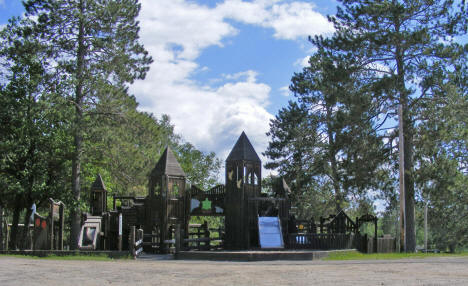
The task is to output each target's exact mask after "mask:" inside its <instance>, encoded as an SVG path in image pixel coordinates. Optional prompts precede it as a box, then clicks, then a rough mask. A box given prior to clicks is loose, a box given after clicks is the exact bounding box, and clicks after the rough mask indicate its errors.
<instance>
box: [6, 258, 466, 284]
mask: <svg viewBox="0 0 468 286" xmlns="http://www.w3.org/2000/svg"><path fill="white" fill-rule="evenodd" d="M0 285H21V286H26V285H178V286H182V285H203V286H205V285H468V258H454V257H450V258H427V259H407V260H379V261H270V262H212V261H174V260H159V261H155V260H153V261H148V260H147V261H132V260H124V261H63V260H38V259H26V258H12V257H0Z"/></svg>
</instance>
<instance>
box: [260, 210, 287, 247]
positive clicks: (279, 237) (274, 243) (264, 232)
mask: <svg viewBox="0 0 468 286" xmlns="http://www.w3.org/2000/svg"><path fill="white" fill-rule="evenodd" d="M258 234H259V237H260V247H261V248H284V244H283V233H282V232H281V223H280V220H279V218H278V217H270V216H264V217H258Z"/></svg>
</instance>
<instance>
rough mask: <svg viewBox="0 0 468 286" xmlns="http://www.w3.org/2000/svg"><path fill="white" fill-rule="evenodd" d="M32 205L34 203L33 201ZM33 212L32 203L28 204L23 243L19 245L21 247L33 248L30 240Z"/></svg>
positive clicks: (22, 237) (22, 236)
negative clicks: (30, 222)
mask: <svg viewBox="0 0 468 286" xmlns="http://www.w3.org/2000/svg"><path fill="white" fill-rule="evenodd" d="M31 205H32V203H31ZM31 214H32V210H31V207H30V205H28V204H27V206H26V214H25V215H24V221H23V222H24V223H23V224H24V231H23V233H22V235H21V243H19V245H18V246H19V247H20V248H21V249H32V247H31V246H32V245H30V243H28V242H30V240H31V237H30V236H29V217H30V216H31Z"/></svg>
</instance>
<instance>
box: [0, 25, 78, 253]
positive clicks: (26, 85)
mask: <svg viewBox="0 0 468 286" xmlns="http://www.w3.org/2000/svg"><path fill="white" fill-rule="evenodd" d="M0 39H1V49H0V57H1V62H2V69H1V71H0V76H1V77H2V78H3V79H4V80H5V85H4V86H2V87H1V89H0V92H1V97H0V110H1V111H0V114H1V117H0V119H1V124H0V134H1V140H0V141H1V142H2V144H1V145H0V150H1V154H2V160H0V169H1V170H2V171H1V173H0V185H1V186H2V187H1V190H0V194H1V196H0V197H1V201H0V204H2V205H5V206H8V208H9V209H11V210H12V211H13V223H12V229H11V235H10V237H11V240H10V247H11V248H13V249H15V248H16V247H23V246H22V245H21V244H19V245H16V242H17V241H22V242H26V241H27V240H26V234H27V232H23V237H22V238H20V239H18V237H17V234H18V223H19V220H20V213H21V212H22V211H23V210H24V209H26V214H25V216H24V225H28V224H29V217H30V215H31V209H30V208H31V205H32V204H33V203H35V204H36V205H37V206H38V207H40V206H41V205H42V203H45V202H46V201H47V200H48V198H50V197H54V198H58V199H60V198H63V197H62V196H65V195H66V194H67V191H66V189H67V188H66V186H67V184H65V182H66V181H67V178H68V176H67V175H66V173H65V171H64V170H66V165H67V156H68V155H69V150H68V147H67V144H69V143H70V140H69V139H70V136H67V135H66V131H67V128H68V124H67V117H68V116H69V115H70V108H68V107H67V106H66V105H65V104H64V100H63V99H62V98H61V97H60V96H57V94H55V93H54V92H52V91H50V90H47V82H48V79H49V78H50V74H48V72H47V70H48V66H49V63H48V62H46V61H42V60H41V59H42V58H43V56H44V53H45V52H46V47H45V46H43V45H41V44H40V43H39V42H38V41H37V40H36V39H35V38H34V35H33V33H32V30H31V28H30V23H29V21H28V20H23V21H20V20H19V19H16V18H14V19H12V20H10V22H9V23H8V25H7V26H6V27H5V28H4V29H3V30H2V31H1V32H0Z"/></svg>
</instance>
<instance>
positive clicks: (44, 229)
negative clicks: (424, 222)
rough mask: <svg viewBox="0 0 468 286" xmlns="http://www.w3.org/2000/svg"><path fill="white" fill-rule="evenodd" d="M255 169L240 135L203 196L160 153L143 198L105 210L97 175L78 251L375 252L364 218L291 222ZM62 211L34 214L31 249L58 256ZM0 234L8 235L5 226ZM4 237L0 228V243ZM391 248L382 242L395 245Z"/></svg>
mask: <svg viewBox="0 0 468 286" xmlns="http://www.w3.org/2000/svg"><path fill="white" fill-rule="evenodd" d="M261 166H262V165H261V161H260V158H259V157H258V155H257V153H256V152H255V150H254V148H253V146H252V144H251V143H250V141H249V139H248V138H247V136H246V134H245V133H244V132H242V134H241V136H240V137H239V139H238V140H237V142H236V143H235V145H234V147H233V149H232V150H231V152H230V154H229V155H228V157H227V159H226V168H225V172H226V173H225V185H217V186H215V187H213V188H211V189H209V190H207V191H204V190H202V189H201V188H199V187H198V186H196V185H190V184H188V182H187V180H186V175H185V173H184V171H183V170H182V168H181V166H180V165H179V163H178V162H177V159H176V157H175V156H174V153H173V152H172V150H171V149H170V148H169V147H167V148H166V149H165V150H164V152H163V154H162V155H161V157H160V159H159V161H158V162H157V163H156V165H155V167H154V169H153V170H152V171H151V173H150V175H149V184H148V195H147V196H145V197H135V196H115V195H114V196H112V209H110V210H108V192H107V189H106V187H105V184H104V182H103V180H102V177H101V176H100V175H99V174H98V175H97V177H96V179H95V181H94V182H93V184H92V185H91V188H90V202H89V203H90V208H89V213H84V214H82V227H81V232H80V237H79V243H78V247H79V249H80V250H82V251H93V250H101V251H114V250H117V251H130V253H131V254H132V255H134V256H137V255H138V254H139V253H141V252H142V251H143V250H144V251H145V252H146V253H169V252H172V251H174V252H176V251H180V250H217V249H223V250H249V249H264V248H269V249H307V250H329V249H351V248H357V249H359V250H361V251H364V252H376V251H377V250H381V248H378V245H379V244H382V243H381V242H380V241H378V240H377V218H376V217H375V216H372V215H365V216H362V217H360V218H356V220H355V221H353V220H352V219H351V218H350V217H349V216H348V215H347V214H346V213H345V212H344V211H341V212H339V213H338V214H336V215H330V216H329V217H326V218H323V217H321V218H320V219H319V221H318V222H317V223H316V222H315V221H314V220H301V219H297V220H296V219H295V217H294V215H293V212H292V211H291V203H290V200H289V198H288V193H289V192H290V189H289V187H288V185H287V183H286V182H285V180H284V179H282V178H276V179H275V180H274V182H273V184H272V190H270V191H269V192H268V193H269V194H270V195H267V194H265V193H262V192H261V190H262V185H261V184H262V174H261ZM64 208H65V205H64V204H63V203H61V202H55V201H53V200H50V211H49V216H48V217H42V216H40V215H38V214H35V215H34V224H33V235H32V238H33V239H32V242H31V244H32V245H31V249H35V250H63V224H64ZM0 213H1V210H0ZM192 216H199V217H207V216H214V217H221V218H224V225H222V226H219V227H217V228H210V226H209V225H208V224H207V223H206V221H205V223H203V224H198V225H194V224H190V218H191V217H192ZM221 221H222V220H221ZM366 222H372V223H374V226H375V234H374V239H373V240H369V239H368V238H367V235H360V232H359V228H360V226H361V225H362V224H363V223H366ZM2 226H3V225H2ZM4 228H5V229H6V230H8V227H7V226H6V227H4ZM3 233H4V231H2V230H1V229H0V238H2V236H4V235H3ZM214 233H217V235H212V234H214ZM6 237H8V234H6ZM3 240H5V241H6V240H7V239H2V241H3ZM392 241H393V242H388V241H387V242H386V243H387V244H389V245H392V243H393V245H394V240H392ZM393 249H394V248H393Z"/></svg>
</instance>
